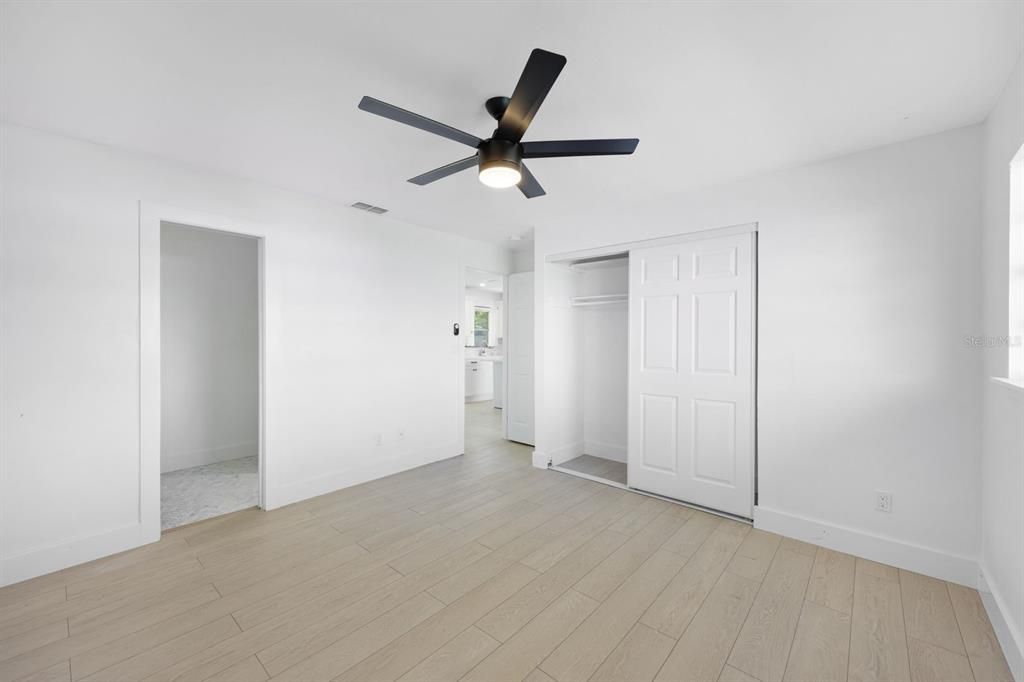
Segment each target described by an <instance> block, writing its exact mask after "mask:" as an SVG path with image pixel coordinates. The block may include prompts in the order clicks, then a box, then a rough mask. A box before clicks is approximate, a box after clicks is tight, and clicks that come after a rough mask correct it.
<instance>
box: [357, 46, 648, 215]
mask: <svg viewBox="0 0 1024 682" xmlns="http://www.w3.org/2000/svg"><path fill="white" fill-rule="evenodd" d="M564 66H565V57H563V56H562V55H560V54H555V53H554V52H548V51H546V50H541V49H536V50H534V51H533V52H531V53H530V58H529V60H527V62H526V67H525V68H524V69H523V75H522V76H520V77H519V83H518V84H517V85H516V89H515V90H514V91H513V92H512V97H491V98H490V99H488V100H487V102H485V103H484V107H485V108H486V109H487V113H489V114H490V115H491V116H492V117H494V119H495V120H497V121H498V127H497V128H496V129H495V131H494V133H493V134H492V135H491V137H489V138H487V139H485V140H482V139H480V138H479V137H477V136H476V135H470V134H469V133H464V132H462V131H461V130H458V129H456V128H452V127H451V126H449V125H445V124H444V123H438V122H437V121H432V120H431V119H429V118H426V117H425V116H420V115H419V114H414V113H413V112H411V111H406V110H405V109H400V108H398V107H396V106H393V105H391V104H388V103H387V102H381V101H380V100H379V99H374V98H373V97H363V99H362V100H360V101H359V108H360V109H362V110H363V111H368V112H370V113H371V114H377V115H378V116H383V117H384V118H389V119H391V120H392V121H398V122H399V123H404V124H406V125H409V126H412V127H413V128H419V129H420V130H425V131H427V132H428V133H434V134H435V135H440V136H441V137H446V138H448V139H449V140H454V141H455V142H461V143H462V144H464V145H466V146H467V147H472V148H473V149H475V150H476V151H475V152H474V153H473V155H472V156H467V157H466V158H464V159H460V160H458V161H453V162H452V163H449V164H448V165H447V166H441V167H440V168H435V169H434V170H432V171H427V172H426V173H423V174H422V175H417V176H416V177H414V178H410V179H409V182H411V183H413V184H415V185H428V184H430V183H431V182H434V181H436V180H440V179H441V178H446V177H448V176H449V175H453V174H455V173H458V172H459V171H462V170H466V169H467V168H472V167H473V166H479V169H480V171H479V173H480V174H479V178H480V182H482V183H484V184H485V185H487V186H488V187H497V188H504V187H511V186H512V185H518V186H519V189H520V190H521V191H522V193H523V194H525V195H526V198H528V199H532V198H533V197H539V196H543V195H544V194H545V192H544V188H543V187H541V186H540V183H539V182H537V178H535V177H533V173H531V172H530V170H529V169H528V168H527V167H526V164H524V163H523V159H544V158H551V157H555V156H608V155H616V154H632V153H633V151H634V150H635V149H636V146H637V144H639V142H640V140H638V139H636V138H626V139H612V140H555V141H545V142H523V141H522V139H523V134H524V133H525V132H526V129H527V127H529V125H530V122H531V121H533V117H534V116H535V115H536V114H537V110H538V109H539V108H540V105H541V103H542V102H543V101H544V98H545V97H547V94H548V91H550V90H551V86H552V85H554V84H555V79H556V78H558V74H559V73H561V71H562V67H564Z"/></svg>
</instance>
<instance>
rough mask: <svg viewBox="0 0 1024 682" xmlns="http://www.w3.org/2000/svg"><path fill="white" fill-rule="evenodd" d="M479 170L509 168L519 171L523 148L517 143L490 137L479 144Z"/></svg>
mask: <svg viewBox="0 0 1024 682" xmlns="http://www.w3.org/2000/svg"><path fill="white" fill-rule="evenodd" d="M479 154H480V170H484V169H485V168H511V169H514V170H516V171H520V170H521V169H520V166H521V165H522V162H523V147H522V145H521V144H519V143H518V142H510V141H509V140H501V139H498V138H495V137H492V138H491V139H489V140H484V141H483V142H482V143H481V144H480V149H479Z"/></svg>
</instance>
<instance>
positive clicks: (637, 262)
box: [628, 234, 754, 518]
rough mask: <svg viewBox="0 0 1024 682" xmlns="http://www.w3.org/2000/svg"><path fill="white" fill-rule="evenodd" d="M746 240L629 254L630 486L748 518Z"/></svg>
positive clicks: (750, 311) (749, 287) (750, 359)
mask: <svg viewBox="0 0 1024 682" xmlns="http://www.w3.org/2000/svg"><path fill="white" fill-rule="evenodd" d="M753 239H754V237H753V235H752V234H742V235H737V236H729V237H717V238H712V239H706V240H702V241H693V242H686V243H682V244H675V245H671V246H657V247H649V248H642V249H634V250H631V251H630V254H629V339H630V344H629V345H630V348H629V455H628V459H629V472H628V480H629V486H630V487H633V488H637V489H640V490H646V491H648V492H652V493H657V494H659V495H664V496H666V497H672V498H675V499H679V500H683V501H686V502H692V503H695V504H699V505H703V506H706V507H710V508H712V509H718V510H721V511H724V512H728V513H730V514H735V515H737V516H743V517H746V518H750V517H752V515H753V486H754V438H753V433H754V432H753V429H754V423H753V413H754V404H753V400H754V396H753V388H754V382H753V371H754V366H753V365H754V355H753V342H754V338H753V336H754V324H753V319H754V276H753V267H754V258H753V255H754V254H753V249H754V246H753Z"/></svg>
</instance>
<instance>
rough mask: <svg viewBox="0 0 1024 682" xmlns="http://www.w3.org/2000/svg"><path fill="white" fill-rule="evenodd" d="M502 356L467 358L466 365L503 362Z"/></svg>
mask: <svg viewBox="0 0 1024 682" xmlns="http://www.w3.org/2000/svg"><path fill="white" fill-rule="evenodd" d="M504 361H505V356H504V355H479V356H476V355H474V356H467V357H466V364H469V363H470V362H504Z"/></svg>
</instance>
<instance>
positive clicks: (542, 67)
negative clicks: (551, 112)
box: [494, 49, 565, 142]
mask: <svg viewBox="0 0 1024 682" xmlns="http://www.w3.org/2000/svg"><path fill="white" fill-rule="evenodd" d="M564 66H565V57H563V56H562V55H560V54H555V53H554V52H548V51H547V50H541V49H536V50H534V51H533V52H531V53H530V58H529V59H528V60H527V62H526V67H525V68H524V69H523V75H522V76H520V77H519V83H517V84H516V89H515V90H514V91H513V92H512V97H511V99H510V100H509V103H508V107H507V108H506V109H505V113H504V114H503V115H502V117H501V120H500V121H498V129H497V130H496V131H495V133H494V135H495V137H500V138H502V139H504V140H511V141H512V142H519V140H521V139H523V134H524V133H525V132H526V129H527V128H528V127H529V126H530V121H532V120H533V117H534V116H535V115H536V114H537V110H538V109H539V108H540V105H541V103H542V102H544V98H545V97H547V96H548V92H549V91H550V90H551V86H552V85H554V84H555V79H556V78H558V74H560V73H561V72H562V67H564Z"/></svg>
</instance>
